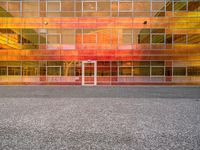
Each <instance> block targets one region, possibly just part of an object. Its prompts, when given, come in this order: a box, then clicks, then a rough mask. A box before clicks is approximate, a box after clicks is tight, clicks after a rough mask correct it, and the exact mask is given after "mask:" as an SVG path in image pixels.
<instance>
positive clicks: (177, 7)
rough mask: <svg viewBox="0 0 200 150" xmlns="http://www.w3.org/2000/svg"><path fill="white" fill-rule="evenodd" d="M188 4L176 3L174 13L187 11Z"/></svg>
mask: <svg viewBox="0 0 200 150" xmlns="http://www.w3.org/2000/svg"><path fill="white" fill-rule="evenodd" d="M186 10H187V3H186V2H174V11H186Z"/></svg>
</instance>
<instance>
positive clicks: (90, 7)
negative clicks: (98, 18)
mask: <svg viewBox="0 0 200 150" xmlns="http://www.w3.org/2000/svg"><path fill="white" fill-rule="evenodd" d="M96 4H97V2H83V11H96V10H97V7H96Z"/></svg>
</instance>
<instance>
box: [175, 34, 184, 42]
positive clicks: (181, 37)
mask: <svg viewBox="0 0 200 150" xmlns="http://www.w3.org/2000/svg"><path fill="white" fill-rule="evenodd" d="M174 43H176V44H179V43H180V44H185V43H186V35H185V34H175V35H174Z"/></svg>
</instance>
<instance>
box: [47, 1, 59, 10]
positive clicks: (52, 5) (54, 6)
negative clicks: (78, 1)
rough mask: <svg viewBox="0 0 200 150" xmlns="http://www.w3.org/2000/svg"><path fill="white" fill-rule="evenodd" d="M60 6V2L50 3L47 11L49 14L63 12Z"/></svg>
mask: <svg viewBox="0 0 200 150" xmlns="http://www.w3.org/2000/svg"><path fill="white" fill-rule="evenodd" d="M60 6H61V4H60V2H48V3H47V10H48V12H59V11H60V10H61V8H60Z"/></svg>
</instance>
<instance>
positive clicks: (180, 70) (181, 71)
mask: <svg viewBox="0 0 200 150" xmlns="http://www.w3.org/2000/svg"><path fill="white" fill-rule="evenodd" d="M185 75H186V68H185V67H174V68H173V76H185Z"/></svg>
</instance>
